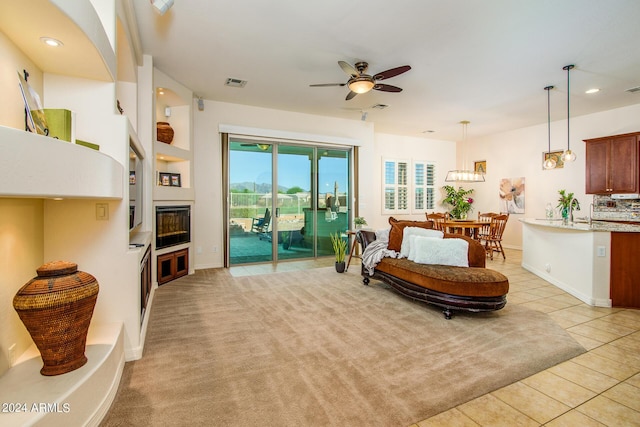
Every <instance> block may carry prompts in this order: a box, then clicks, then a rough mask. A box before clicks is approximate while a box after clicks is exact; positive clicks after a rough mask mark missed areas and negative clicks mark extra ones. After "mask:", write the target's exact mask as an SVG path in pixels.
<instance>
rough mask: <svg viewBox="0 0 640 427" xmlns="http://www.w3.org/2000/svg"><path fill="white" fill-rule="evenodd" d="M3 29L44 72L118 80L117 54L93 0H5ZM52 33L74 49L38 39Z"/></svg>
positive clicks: (0, 25)
mask: <svg viewBox="0 0 640 427" xmlns="http://www.w3.org/2000/svg"><path fill="white" fill-rule="evenodd" d="M25 23H29V25H25ZM0 28H2V31H3V32H4V33H5V34H6V35H7V37H9V38H10V39H11V40H12V41H13V42H14V43H15V44H16V45H17V46H18V47H19V48H20V50H22V51H23V52H24V53H25V54H26V55H27V56H29V57H30V58H34V59H36V60H37V66H38V68H40V69H41V70H42V71H44V72H49V73H54V74H61V75H66V76H72V77H81V78H86V79H92V80H101V81H114V80H115V78H114V76H115V75H116V72H117V67H116V55H115V52H114V49H113V47H112V46H111V43H110V42H109V37H108V36H107V33H106V31H105V30H104V27H103V25H102V23H101V21H100V18H99V17H98V14H97V13H96V11H95V9H94V8H93V6H92V5H91V2H88V1H69V0H51V1H49V0H30V1H29V2H17V1H8V2H3V4H2V13H0ZM34 30H35V31H34ZM51 34H56V37H58V38H60V39H64V40H61V41H62V42H63V43H68V44H70V45H71V46H73V48H72V49H61V50H55V51H54V50H52V49H50V48H47V46H45V44H44V43H40V42H39V38H40V36H42V35H51ZM72 41H73V44H71V43H72Z"/></svg>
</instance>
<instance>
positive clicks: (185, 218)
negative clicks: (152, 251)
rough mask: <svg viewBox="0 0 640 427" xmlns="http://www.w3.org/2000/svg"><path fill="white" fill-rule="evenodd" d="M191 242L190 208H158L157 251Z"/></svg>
mask: <svg viewBox="0 0 640 427" xmlns="http://www.w3.org/2000/svg"><path fill="white" fill-rule="evenodd" d="M190 241H191V207H190V206H156V249H161V248H167V247H169V246H175V245H180V244H182V243H189V242H190Z"/></svg>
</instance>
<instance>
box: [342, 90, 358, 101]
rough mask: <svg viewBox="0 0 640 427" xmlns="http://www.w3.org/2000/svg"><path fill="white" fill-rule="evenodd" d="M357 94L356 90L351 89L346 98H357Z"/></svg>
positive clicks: (346, 99)
mask: <svg viewBox="0 0 640 427" xmlns="http://www.w3.org/2000/svg"><path fill="white" fill-rule="evenodd" d="M356 95H357V93H355V92H354V91H349V94H348V95H347V97H346V98H345V99H344V100H345V101H348V100H350V99H353V98H355V97H356Z"/></svg>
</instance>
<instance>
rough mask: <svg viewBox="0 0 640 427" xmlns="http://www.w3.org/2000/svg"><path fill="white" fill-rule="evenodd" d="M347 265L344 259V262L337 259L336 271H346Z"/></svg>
mask: <svg viewBox="0 0 640 427" xmlns="http://www.w3.org/2000/svg"><path fill="white" fill-rule="evenodd" d="M345 266H346V264H345V262H344V261H342V262H337V261H336V271H337V272H338V273H344V270H345Z"/></svg>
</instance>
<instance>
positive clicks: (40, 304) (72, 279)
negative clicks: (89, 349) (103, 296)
mask: <svg viewBox="0 0 640 427" xmlns="http://www.w3.org/2000/svg"><path fill="white" fill-rule="evenodd" d="M37 272H38V276H37V277H35V278H33V279H31V280H30V281H29V282H28V283H27V284H26V285H24V286H23V287H22V288H21V289H20V290H19V291H18V293H17V294H16V295H15V297H14V298H13V307H14V308H15V310H16V311H17V312H18V316H20V320H22V323H24V325H25V326H26V328H27V330H28V331H29V333H30V334H31V338H32V339H33V341H34V342H35V344H36V347H38V350H40V355H41V356H42V362H43V363H44V366H43V367H42V369H41V370H40V373H41V374H42V375H60V374H64V373H67V372H70V371H73V370H75V369H78V368H79V367H81V366H83V365H84V364H85V363H87V357H86V356H85V348H86V342H87V332H88V330H89V324H90V323H91V316H92V315H93V309H94V307H95V305H96V300H97V298H98V291H99V286H98V282H97V281H96V279H95V277H93V276H92V275H90V274H88V273H85V272H83V271H78V265H77V264H74V263H71V262H65V261H56V262H50V263H47V264H44V265H43V266H41V267H40V268H38V269H37Z"/></svg>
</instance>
